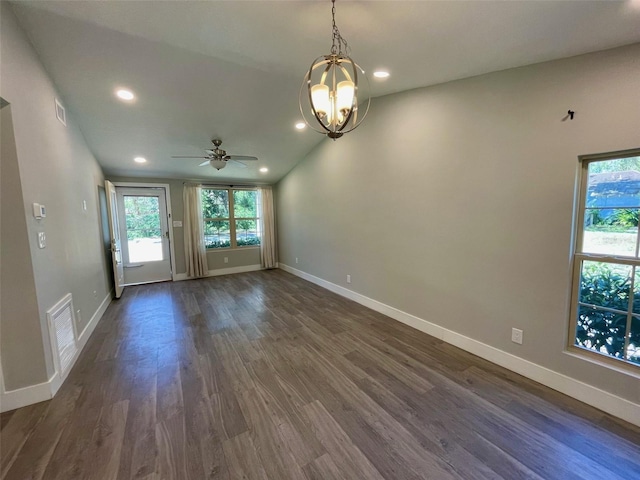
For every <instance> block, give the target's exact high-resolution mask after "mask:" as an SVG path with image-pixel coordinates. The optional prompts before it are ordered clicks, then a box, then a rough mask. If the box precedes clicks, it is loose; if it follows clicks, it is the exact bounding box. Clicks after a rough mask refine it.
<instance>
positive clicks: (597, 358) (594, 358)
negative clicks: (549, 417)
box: [563, 345, 640, 380]
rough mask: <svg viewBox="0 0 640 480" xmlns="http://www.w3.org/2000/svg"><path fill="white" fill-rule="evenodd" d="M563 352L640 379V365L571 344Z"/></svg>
mask: <svg viewBox="0 0 640 480" xmlns="http://www.w3.org/2000/svg"><path fill="white" fill-rule="evenodd" d="M563 353H565V354H567V355H569V356H571V357H574V358H578V359H580V360H584V361H586V362H589V363H593V364H595V365H599V366H601V367H604V368H607V369H609V370H613V371H615V372H618V373H621V374H623V375H628V376H630V377H632V378H635V379H638V380H640V365H635V364H632V363H627V362H625V361H622V360H616V359H615V358H609V357H607V356H605V355H603V354H600V353H597V352H592V351H589V350H586V349H584V348H580V347H576V346H575V345H570V346H569V347H567V349H566V350H565V351H564V352H563Z"/></svg>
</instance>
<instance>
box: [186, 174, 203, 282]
mask: <svg viewBox="0 0 640 480" xmlns="http://www.w3.org/2000/svg"><path fill="white" fill-rule="evenodd" d="M201 194H202V187H201V186H200V185H189V184H187V185H185V186H184V190H183V199H184V254H185V257H186V261H187V276H188V277H204V276H206V275H207V274H208V273H209V266H208V265H207V249H206V247H205V244H204V225H203V220H202V195H201Z"/></svg>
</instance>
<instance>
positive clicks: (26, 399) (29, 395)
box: [0, 372, 62, 412]
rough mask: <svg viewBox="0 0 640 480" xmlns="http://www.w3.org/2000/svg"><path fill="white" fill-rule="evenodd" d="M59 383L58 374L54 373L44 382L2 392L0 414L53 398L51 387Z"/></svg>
mask: <svg viewBox="0 0 640 480" xmlns="http://www.w3.org/2000/svg"><path fill="white" fill-rule="evenodd" d="M60 383H62V382H61V381H60V380H59V376H58V372H56V373H54V374H53V376H52V377H51V378H50V379H49V380H47V381H46V382H43V383H39V384H37V385H29V386H28V387H24V388H17V389H15V390H9V391H8V392H4V393H2V395H1V397H2V398H1V401H0V412H8V411H10V410H15V409H16V408H21V407H26V406H27V405H32V404H34V403H39V402H43V401H45V400H49V399H50V398H52V397H53V394H52V393H51V386H52V385H54V384H60ZM58 387H59V385H58Z"/></svg>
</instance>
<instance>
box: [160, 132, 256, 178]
mask: <svg viewBox="0 0 640 480" xmlns="http://www.w3.org/2000/svg"><path fill="white" fill-rule="evenodd" d="M211 143H213V146H214V147H215V148H214V149H212V150H205V153H206V154H207V156H206V157H191V156H184V155H174V156H172V157H171V158H204V159H206V161H205V162H202V163H201V164H200V165H198V166H199V167H204V166H206V165H211V166H212V167H213V168H215V169H216V170H218V171H220V170H222V169H223V168H224V167H226V166H227V163H229V162H231V163H233V164H234V165H237V166H238V167H242V168H247V166H246V165H245V164H244V163H242V162H240V161H239V160H242V161H255V160H258V157H252V156H249V155H227V151H226V150H223V149H221V148H220V145H222V140H220V139H217V138H216V139H214V140H211Z"/></svg>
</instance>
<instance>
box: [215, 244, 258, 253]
mask: <svg viewBox="0 0 640 480" xmlns="http://www.w3.org/2000/svg"><path fill="white" fill-rule="evenodd" d="M259 248H260V245H247V246H246V247H235V248H232V247H222V248H206V249H205V250H206V252H207V253H210V252H236V251H238V250H258V249H259Z"/></svg>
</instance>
